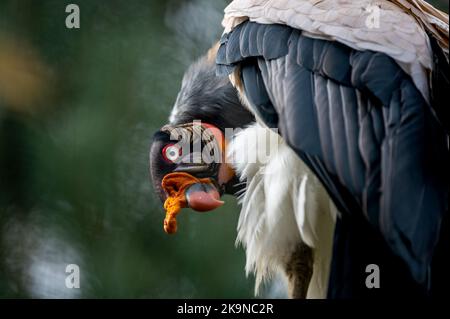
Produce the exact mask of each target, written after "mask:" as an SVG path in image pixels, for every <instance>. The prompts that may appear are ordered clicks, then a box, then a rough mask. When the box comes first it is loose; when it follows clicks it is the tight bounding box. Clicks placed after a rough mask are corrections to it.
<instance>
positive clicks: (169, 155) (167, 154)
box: [162, 143, 182, 163]
mask: <svg viewBox="0 0 450 319" xmlns="http://www.w3.org/2000/svg"><path fill="white" fill-rule="evenodd" d="M181 155H182V150H181V147H179V146H178V145H177V144H173V143H171V144H167V145H166V146H164V148H163V150H162V156H163V158H164V159H165V160H166V161H168V162H170V163H175V162H176V160H178V159H179V158H180V157H181Z"/></svg>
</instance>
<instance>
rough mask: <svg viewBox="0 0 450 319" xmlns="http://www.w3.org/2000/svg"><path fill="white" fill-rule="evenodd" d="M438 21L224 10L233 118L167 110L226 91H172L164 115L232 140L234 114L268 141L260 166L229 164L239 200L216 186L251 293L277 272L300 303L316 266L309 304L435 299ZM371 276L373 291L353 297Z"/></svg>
mask: <svg viewBox="0 0 450 319" xmlns="http://www.w3.org/2000/svg"><path fill="white" fill-rule="evenodd" d="M374 5H375V7H376V8H375V7H374ZM371 14H375V15H377V14H378V16H375V17H374V16H371ZM445 17H446V16H445V14H442V13H440V12H439V11H437V10H435V9H434V8H432V7H431V6H429V5H428V4H425V3H424V2H423V1H420V0H409V1H408V0H395V1H387V0H385V1H377V2H376V3H375V4H374V3H373V2H372V1H369V0H362V1H346V0H323V1H313V0H283V1H272V0H235V1H233V2H232V3H231V4H230V5H229V6H228V7H227V8H226V9H225V17H224V20H223V25H224V27H225V32H224V34H223V36H222V39H221V40H220V46H219V47H218V49H217V48H216V49H215V51H217V56H216V64H217V73H218V75H219V78H220V79H223V78H224V77H226V76H229V78H230V80H231V83H233V85H234V86H235V87H236V89H237V90H238V92H239V94H240V100H241V101H242V103H243V105H238V104H239V103H236V102H235V98H234V99H233V101H234V102H233V103H232V107H231V108H229V109H227V105H226V104H227V103H225V104H220V105H221V107H219V108H208V107H207V105H204V107H206V108H207V109H208V110H209V111H208V112H202V111H201V110H200V109H199V108H196V107H195V104H190V103H189V99H187V101H185V102H183V103H181V102H180V100H183V96H189V94H187V95H186V91H188V93H192V92H195V93H196V94H198V95H199V96H200V97H201V96H203V95H206V96H208V97H210V98H211V99H212V100H215V99H216V100H217V101H223V100H226V101H229V98H226V99H224V98H225V97H229V95H233V93H232V92H231V91H230V90H229V87H228V86H227V90H226V92H227V94H226V95H224V94H223V92H224V90H223V87H224V86H225V84H222V85H220V86H212V87H211V86H209V85H207V86H206V87H205V89H202V87H201V86H198V85H197V86H196V85H192V83H191V84H188V83H183V88H182V90H181V93H180V95H179V98H178V100H177V105H178V104H180V103H181V104H182V105H183V106H184V110H185V112H184V114H183V112H180V110H182V109H183V108H180V107H179V106H178V107H175V111H174V112H173V113H172V118H171V121H172V123H173V124H179V123H186V122H187V120H189V121H191V120H193V119H194V118H192V116H186V114H188V115H192V114H196V116H197V117H198V118H197V119H199V120H206V121H210V119H214V112H216V113H215V114H216V115H217V116H218V118H219V119H222V118H227V115H229V116H230V119H231V120H229V121H228V122H227V125H230V126H228V127H232V128H236V127H244V126H247V125H249V124H250V122H251V121H236V116H235V112H234V111H233V110H236V109H238V108H239V106H241V107H242V108H243V109H245V108H246V109H248V110H250V111H251V113H253V114H254V116H255V118H256V119H257V121H258V123H259V124H258V125H259V127H260V129H261V130H262V131H268V130H269V128H275V129H277V130H278V133H279V135H280V137H279V139H277V142H276V144H277V145H278V150H276V151H274V152H271V153H270V156H269V158H268V159H267V160H266V161H265V162H257V163H248V162H245V161H241V163H239V162H237V163H235V164H234V168H235V171H236V173H237V176H238V177H239V178H240V179H241V180H242V181H245V182H246V188H245V189H243V190H242V189H241V188H240V187H235V186H236V185H238V183H237V180H236V179H233V180H231V181H227V182H226V183H225V184H221V183H218V184H219V187H224V188H227V189H234V190H239V189H240V190H241V191H243V194H242V195H240V196H241V201H242V205H243V207H242V211H241V215H240V219H239V225H238V241H239V242H242V243H243V245H244V246H245V248H246V254H247V266H246V269H247V272H249V271H255V272H256V274H257V286H258V284H259V282H260V281H261V280H262V278H264V277H265V276H267V275H270V273H271V272H273V271H276V270H277V269H280V268H281V269H282V270H284V271H285V272H286V274H287V275H288V278H289V280H290V281H291V284H292V285H293V289H292V291H291V292H292V295H293V296H294V297H305V293H306V290H305V287H304V286H305V284H308V282H309V279H310V277H311V273H310V272H311V269H310V268H311V265H312V264H311V263H310V261H311V260H313V263H314V267H317V265H319V264H320V263H322V266H323V267H321V271H318V270H317V269H316V268H314V271H313V274H312V280H311V284H310V285H309V288H310V289H309V291H308V296H309V297H324V296H325V293H326V294H327V296H328V297H330V298H342V297H385V296H392V297H395V296H398V295H402V296H404V297H405V296H413V297H417V296H421V297H423V296H430V295H431V296H433V295H437V294H438V293H440V292H441V291H440V290H439V289H437V288H436V287H437V286H438V285H439V283H440V282H443V281H445V280H448V278H449V276H448V274H445V273H444V271H442V269H445V268H447V267H446V266H445V265H446V264H445V262H444V261H443V260H442V259H440V256H441V255H442V251H445V249H448V247H449V243H448V215H449V213H448V198H449V197H448V194H449V167H448V163H449V162H450V160H449V158H450V157H449V149H448V132H449V123H450V121H449V116H448V115H449V114H450V113H449V111H448V108H446V107H444V101H445V100H447V99H448V90H449V82H448V16H447V22H446V21H445ZM372 18H374V19H375V21H374V20H372ZM376 19H379V21H378V23H377V20H376ZM446 32H447V33H446ZM209 56H210V57H209V60H208V61H210V58H211V55H209ZM202 61H203V62H202V63H200V65H206V64H208V63H205V61H207V60H205V59H203V60H202ZM208 65H209V67H210V66H211V65H210V64H208ZM200 69H201V68H199V67H197V68H196V69H195V68H194V71H196V70H197V71H198V72H194V73H195V74H202V72H201V71H200ZM188 73H189V72H188ZM191 73H192V70H191ZM199 78H200V79H201V78H202V76H200V77H199ZM192 79H193V80H192V82H193V83H196V82H198V78H197V79H196V80H195V79H194V78H192ZM200 83H201V81H200ZM189 87H194V88H196V89H195V90H192V89H189ZM214 90H216V91H217V92H219V93H220V94H216V95H215V94H212V93H211V92H214ZM183 92H184V93H183ZM213 104H214V103H213ZM214 105H216V104H214ZM211 110H213V112H210V111H211ZM222 122H223V121H222ZM219 129H221V130H223V129H224V127H221V126H220V123H219ZM257 130H258V129H257V128H256V127H254V126H252V127H249V128H247V129H246V130H244V132H243V133H241V134H238V135H236V136H235V137H233V138H232V139H231V140H230V141H228V142H229V145H230V149H231V151H230V154H233V155H234V157H235V158H236V157H237V158H239V157H242V156H243V154H246V153H247V152H248V147H246V146H245V145H246V144H245V143H244V142H245V140H246V139H247V138H249V136H252V135H255V134H256V135H258V134H257V133H256V132H257ZM272 134H275V133H272ZM155 150H159V146H158V147H155ZM254 152H259V150H258V149H255V150H254ZM152 153H155V152H154V151H152ZM158 163H159V162H158ZM157 168H158V165H154V168H153V171H155V170H156V169H157ZM164 169H165V170H163V171H164V172H165V173H167V172H168V171H170V170H168V169H166V168H164ZM153 176H158V174H157V173H154V174H153ZM202 177H203V176H202ZM153 179H154V181H155V180H156V182H158V180H159V178H158V177H157V178H153ZM236 183H237V184H236ZM230 184H232V185H234V186H233V187H230ZM231 193H234V191H232V192H231ZM330 198H331V200H332V201H333V203H334V206H336V209H337V210H338V213H337V214H336V212H335V211H334V208H333V207H334V206H330ZM336 216H337V217H336ZM335 217H336V226H335V231H334V235H333V236H334V237H333V239H332V241H333V249H332V250H333V251H332V257H331V254H330V245H331V239H330V238H331V236H332V232H333V230H332V229H333V228H334V218H335ZM330 259H331V260H332V261H331V264H330V263H329V260H330ZM302 261H303V262H302ZM372 264H375V265H377V266H378V267H379V269H380V276H381V282H382V284H381V287H380V288H379V289H368V287H367V285H366V281H365V279H366V276H367V274H366V272H365V271H366V267H367V266H369V265H372ZM328 267H329V268H330V269H331V271H330V274H329V273H328V271H327V268H328ZM328 277H329V285H328V291H327V292H326V290H327V289H324V288H323V287H324V286H325V285H326V284H324V283H325V282H327V281H328ZM441 286H442V287H444V286H445V285H444V284H442V285H441ZM438 290H439V291H438Z"/></svg>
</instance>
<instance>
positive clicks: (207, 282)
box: [0, 0, 448, 298]
mask: <svg viewBox="0 0 450 319" xmlns="http://www.w3.org/2000/svg"><path fill="white" fill-rule="evenodd" d="M227 2H228V1H222V0H214V1H212V0H192V1H181V0H170V1H157V0H130V1H119V0H108V1H105V0H71V1H66V0H40V1H37V0H0V298H30V297H33V298H221V297H222V298H246V297H253V282H254V281H253V278H252V277H249V278H246V276H245V273H244V264H245V256H244V252H243V250H242V248H236V247H235V245H234V242H235V237H236V225H237V218H238V213H239V208H238V206H237V204H236V201H235V200H234V198H232V197H226V198H225V200H226V205H224V206H223V207H221V208H219V209H218V210H216V211H214V212H211V213H208V214H198V213H194V212H192V211H189V210H186V211H183V212H182V213H181V214H180V216H179V218H178V222H179V231H178V233H177V234H176V235H174V236H168V235H166V234H165V233H164V231H163V228H162V222H163V218H164V212H163V209H162V205H161V203H160V202H159V201H158V200H157V199H156V197H155V195H154V194H153V192H152V189H151V186H150V183H149V173H148V149H149V145H150V142H151V137H152V134H153V132H154V131H156V130H157V129H158V128H159V127H161V126H162V125H163V124H164V123H166V121H167V120H166V119H167V117H168V115H169V112H170V109H171V107H172V105H173V103H174V101H175V98H176V94H177V92H178V89H179V87H180V83H181V77H182V75H183V72H184V70H185V69H186V67H187V66H188V65H189V64H190V63H191V62H193V61H194V60H195V59H196V58H198V57H199V56H200V55H201V54H203V53H204V52H205V51H206V50H207V49H208V48H209V47H210V46H211V45H212V44H213V43H214V42H215V41H216V40H217V39H218V38H219V37H220V34H221V31H222V29H221V26H220V21H221V18H222V15H223V13H222V12H223V9H224V7H225V6H226V4H227ZM431 2H433V3H434V4H435V5H437V6H438V7H440V8H441V9H443V10H445V11H446V12H448V2H446V1H431ZM69 3H76V4H78V5H79V7H80V10H81V28H80V29H67V28H66V26H65V19H66V16H67V13H65V8H66V6H67V5H68V4H69ZM67 264H77V265H79V266H80V271H81V288H80V289H67V288H66V287H65V278H66V276H67V274H66V273H65V268H66V265H67ZM283 296H284V295H283V293H282V289H281V288H280V287H278V286H276V285H275V286H273V285H268V288H267V289H266V291H265V292H264V293H263V295H262V297H283Z"/></svg>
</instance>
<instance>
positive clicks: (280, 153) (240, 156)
mask: <svg viewBox="0 0 450 319" xmlns="http://www.w3.org/2000/svg"><path fill="white" fill-rule="evenodd" d="M244 150H245V151H244ZM265 154H267V155H268V156H265ZM252 156H254V158H249V157H252ZM255 158H256V161H253V159H255ZM228 159H229V160H230V161H231V162H232V163H233V166H234V168H235V169H236V172H237V173H238V175H239V176H240V178H241V179H242V180H243V181H244V180H246V182H247V187H246V189H245V192H244V193H243V194H242V195H241V196H240V197H239V201H240V203H241V205H242V210H241V214H240V216H239V223H238V236H237V240H236V243H242V245H243V246H244V247H245V250H246V257H247V262H246V272H247V274H249V273H251V272H254V273H255V275H256V285H255V293H258V288H259V286H260V284H261V282H263V281H264V279H266V278H270V277H271V276H272V275H274V274H275V273H276V272H279V271H282V270H283V267H284V265H285V264H286V263H287V262H288V260H289V258H290V257H291V255H292V253H293V251H294V249H295V247H296V245H298V244H299V243H300V242H303V243H305V244H307V245H308V246H309V247H312V248H313V250H314V266H313V276H312V278H311V283H310V285H309V289H308V295H307V297H308V298H325V297H326V291H327V286H328V275H329V266H330V261H331V250H332V237H333V231H334V223H335V217H336V209H335V208H334V205H333V204H332V202H331V200H330V199H329V197H328V195H327V193H326V191H325V189H324V188H323V187H322V186H321V184H320V182H319V181H318V180H317V179H316V177H315V176H314V175H313V174H312V173H311V171H310V170H309V169H308V168H307V167H306V165H305V164H304V163H303V162H302V161H301V160H300V159H299V158H298V156H297V155H296V154H295V153H294V152H293V151H292V150H291V149H290V148H289V147H288V146H287V145H286V143H285V142H284V141H283V140H282V138H281V137H280V136H279V135H278V134H276V133H275V132H273V131H271V130H270V129H267V128H263V127H262V126H260V125H258V124H254V125H252V126H250V127H248V128H246V129H245V130H243V131H241V132H240V133H238V134H237V135H236V136H235V137H234V138H233V140H232V141H231V143H230V145H229V148H228Z"/></svg>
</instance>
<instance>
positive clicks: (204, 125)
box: [149, 47, 254, 233]
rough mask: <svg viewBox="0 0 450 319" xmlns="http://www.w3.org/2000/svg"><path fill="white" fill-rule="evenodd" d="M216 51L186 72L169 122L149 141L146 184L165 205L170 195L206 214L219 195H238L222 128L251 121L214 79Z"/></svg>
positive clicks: (224, 81)
mask: <svg viewBox="0 0 450 319" xmlns="http://www.w3.org/2000/svg"><path fill="white" fill-rule="evenodd" d="M216 51H217V47H215V48H213V49H211V50H210V51H209V52H208V54H206V55H205V56H203V57H202V58H200V59H199V60H198V61H197V62H195V63H193V64H192V65H191V66H190V67H189V68H188V70H187V71H186V73H185V75H184V77H183V81H182V85H181V89H180V91H179V93H178V96H177V99H176V102H175V105H174V107H173V110H172V113H171V115H170V118H169V123H168V124H166V125H164V126H163V127H162V128H161V129H160V130H159V131H157V132H156V133H155V134H154V136H153V142H152V145H151V147H150V155H149V157H150V174H151V181H152V184H153V186H154V189H155V191H156V193H157V195H158V196H159V198H160V199H161V201H162V202H163V203H165V206H166V205H168V204H167V199H168V197H170V195H171V194H169V193H170V191H172V192H173V193H174V194H175V193H176V194H177V195H179V197H180V198H178V200H179V203H181V207H190V208H192V209H193V210H196V211H209V210H213V209H214V208H217V207H219V206H220V205H222V204H223V202H222V201H220V197H221V196H222V195H223V194H224V193H230V194H234V193H235V192H236V191H237V190H238V178H237V177H236V176H235V175H234V172H233V170H232V169H231V168H230V166H228V164H226V163H225V160H224V159H225V152H224V150H225V145H226V143H227V141H226V139H225V129H226V128H233V129H235V128H240V127H243V126H245V125H247V124H249V123H251V122H253V121H254V118H253V115H252V114H251V113H250V112H249V111H247V110H246V109H245V108H244V107H243V106H242V104H241V102H240V100H239V97H238V93H237V92H236V90H235V88H234V87H233V86H232V84H231V83H230V81H229V79H228V77H226V76H224V77H220V76H216V72H215V52H216ZM213 52H214V53H213ZM169 177H170V178H171V180H170V181H169ZM166 181H167V182H166ZM165 186H166V187H165ZM174 196H175V195H174ZM166 209H167V207H166ZM165 222H166V221H165ZM165 229H166V224H165ZM166 231H167V232H169V233H171V231H168V230H167V229H166ZM174 231H175V230H174Z"/></svg>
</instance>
